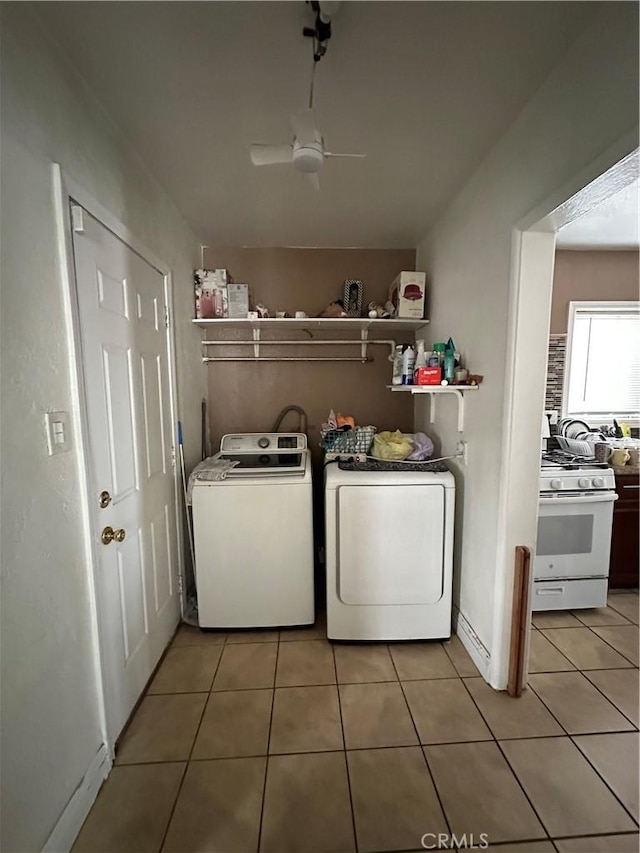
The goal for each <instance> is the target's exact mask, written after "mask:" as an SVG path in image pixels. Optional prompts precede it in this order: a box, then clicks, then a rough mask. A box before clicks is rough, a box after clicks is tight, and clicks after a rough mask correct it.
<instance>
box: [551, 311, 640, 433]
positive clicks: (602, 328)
mask: <svg viewBox="0 0 640 853" xmlns="http://www.w3.org/2000/svg"><path fill="white" fill-rule="evenodd" d="M623 305H624V307H622V306H620V305H618V304H617V303H612V302H603V303H599V304H593V303H589V304H588V307H587V306H585V307H582V308H581V307H580V303H573V304H572V311H571V315H570V329H569V334H570V341H569V343H570V346H569V350H568V353H567V356H568V360H569V365H568V367H569V373H568V385H567V404H566V409H567V415H568V416H575V417H583V418H586V419H588V418H589V416H592V417H611V416H614V417H618V416H619V417H621V418H625V417H626V418H628V419H637V418H638V417H640V313H639V304H638V303H636V304H629V303H623Z"/></svg>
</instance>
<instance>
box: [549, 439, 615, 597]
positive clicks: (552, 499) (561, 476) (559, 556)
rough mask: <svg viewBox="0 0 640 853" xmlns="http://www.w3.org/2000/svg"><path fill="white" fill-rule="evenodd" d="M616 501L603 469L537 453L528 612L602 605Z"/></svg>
mask: <svg viewBox="0 0 640 853" xmlns="http://www.w3.org/2000/svg"><path fill="white" fill-rule="evenodd" d="M616 499H617V495H616V492H615V478H614V475H613V471H612V470H611V468H609V467H607V465H604V464H602V465H601V464H599V463H597V462H596V461H595V460H594V459H585V458H584V457H575V456H572V455H570V454H567V453H563V452H562V451H555V452H551V453H545V454H543V457H542V466H541V470H540V503H539V512H538V536H537V544H536V554H535V559H534V563H533V576H534V582H533V602H532V609H533V610H568V609H577V608H582V607H604V606H605V605H606V603H607V587H608V578H609V552H610V549H611V528H612V524H613V504H614V501H615V500H616Z"/></svg>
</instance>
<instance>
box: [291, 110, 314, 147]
mask: <svg viewBox="0 0 640 853" xmlns="http://www.w3.org/2000/svg"><path fill="white" fill-rule="evenodd" d="M291 127H292V128H293V134H294V136H295V138H296V140H297V142H298V144H299V145H308V144H309V143H310V142H317V141H319V140H320V131H319V130H318V129H317V128H316V120H315V117H314V115H313V110H312V109H306V110H300V112H297V113H294V114H293V115H292V116H291Z"/></svg>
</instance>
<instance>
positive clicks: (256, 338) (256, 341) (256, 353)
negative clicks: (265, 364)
mask: <svg viewBox="0 0 640 853" xmlns="http://www.w3.org/2000/svg"><path fill="white" fill-rule="evenodd" d="M252 331H253V357H254V358H260V329H259V328H257V329H256V328H254V329H252Z"/></svg>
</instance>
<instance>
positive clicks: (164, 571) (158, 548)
mask: <svg viewBox="0 0 640 853" xmlns="http://www.w3.org/2000/svg"><path fill="white" fill-rule="evenodd" d="M170 542H171V526H170V524H169V507H168V506H165V507H164V509H163V511H162V512H160V513H158V515H157V517H156V518H155V519H154V520H153V521H152V522H151V547H152V548H153V581H154V583H153V588H154V599H155V609H156V613H157V612H159V611H160V610H162V608H163V607H164V606H165V605H166V603H167V601H168V600H169V599H170V598H171V595H172V593H173V584H172V568H173V567H172V563H171V549H170Z"/></svg>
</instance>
